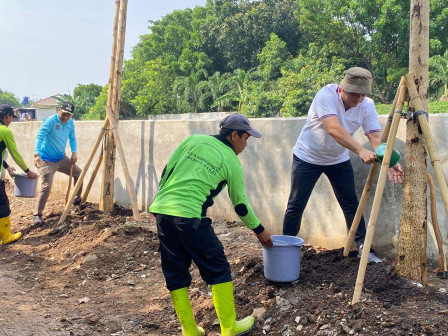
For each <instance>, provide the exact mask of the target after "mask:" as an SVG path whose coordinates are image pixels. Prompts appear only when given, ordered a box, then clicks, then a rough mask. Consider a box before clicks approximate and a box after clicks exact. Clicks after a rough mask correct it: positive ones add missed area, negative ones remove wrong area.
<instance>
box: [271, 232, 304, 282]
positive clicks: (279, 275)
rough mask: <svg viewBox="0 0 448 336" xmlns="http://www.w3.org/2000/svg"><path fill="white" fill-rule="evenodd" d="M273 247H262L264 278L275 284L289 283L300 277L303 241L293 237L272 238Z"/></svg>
mask: <svg viewBox="0 0 448 336" xmlns="http://www.w3.org/2000/svg"><path fill="white" fill-rule="evenodd" d="M272 241H273V243H274V246H273V247H271V248H266V247H263V263H264V276H265V278H266V279H268V280H271V281H275V282H291V281H295V280H297V279H298V278H299V276H300V259H301V249H302V245H303V239H302V238H299V237H294V236H272Z"/></svg>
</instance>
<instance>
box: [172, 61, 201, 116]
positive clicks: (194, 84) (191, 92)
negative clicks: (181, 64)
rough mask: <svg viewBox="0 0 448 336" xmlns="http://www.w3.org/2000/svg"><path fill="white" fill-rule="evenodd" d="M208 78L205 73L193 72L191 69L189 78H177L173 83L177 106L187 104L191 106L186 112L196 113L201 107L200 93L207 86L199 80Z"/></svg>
mask: <svg viewBox="0 0 448 336" xmlns="http://www.w3.org/2000/svg"><path fill="white" fill-rule="evenodd" d="M207 77H208V75H207V71H205V70H204V69H199V70H197V71H195V70H194V69H191V71H190V75H189V76H179V77H177V78H176V81H175V83H174V88H173V90H174V93H175V94H176V96H177V97H178V99H179V106H185V104H184V102H187V103H188V104H189V105H190V106H191V110H189V111H187V112H192V113H196V112H197V111H198V107H203V104H202V100H201V93H202V91H203V90H204V88H205V87H206V85H207V82H206V81H205V80H204V81H203V80H201V78H204V79H206V78H207Z"/></svg>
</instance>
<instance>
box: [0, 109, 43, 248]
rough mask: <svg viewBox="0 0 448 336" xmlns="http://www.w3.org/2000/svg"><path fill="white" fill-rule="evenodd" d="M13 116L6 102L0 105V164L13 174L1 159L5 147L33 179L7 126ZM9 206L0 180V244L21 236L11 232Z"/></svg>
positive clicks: (33, 175)
mask: <svg viewBox="0 0 448 336" xmlns="http://www.w3.org/2000/svg"><path fill="white" fill-rule="evenodd" d="M13 118H14V110H13V109H12V107H11V106H9V105H7V104H1V105H0V158H1V164H0V166H2V167H4V168H5V169H6V170H7V171H8V173H9V174H10V175H11V176H14V170H15V169H14V168H13V167H9V166H8V164H6V162H5V161H4V160H3V157H4V156H5V149H7V150H8V152H9V154H10V155H11V156H12V158H13V159H14V161H15V162H16V163H17V165H18V166H19V167H20V168H22V169H23V171H24V172H25V173H26V174H27V175H28V177H29V178H31V179H35V178H36V177H37V174H36V173H35V172H33V171H31V170H29V169H28V166H27V165H26V163H25V161H23V158H22V156H21V155H20V154H19V152H18V151H17V147H16V142H15V140H14V135H13V134H12V131H11V130H10V129H9V128H8V126H9V125H10V124H11V122H12V119H13ZM10 214H11V208H10V207H9V199H8V195H7V194H6V190H5V182H4V181H3V180H0V237H1V239H2V244H9V243H13V242H15V241H17V240H18V239H20V237H21V236H22V233H21V232H17V233H14V234H12V233H11V221H10V219H9V215H10Z"/></svg>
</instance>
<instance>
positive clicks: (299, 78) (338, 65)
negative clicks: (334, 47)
mask: <svg viewBox="0 0 448 336" xmlns="http://www.w3.org/2000/svg"><path fill="white" fill-rule="evenodd" d="M320 54H322V53H321V52H320V48H317V47H316V46H313V45H311V46H310V49H309V50H308V51H307V52H306V54H305V55H302V54H301V55H299V56H298V57H297V58H295V59H294V61H293V62H292V63H291V65H290V66H289V67H286V68H285V69H283V71H282V73H283V76H282V77H281V78H280V79H279V80H278V87H279V94H280V96H281V97H282V100H283V106H282V108H281V114H282V116H284V117H297V116H304V115H306V114H307V113H308V108H309V106H310V104H311V101H312V100H313V98H314V96H315V95H316V93H317V91H319V90H320V89H321V88H322V87H323V86H325V85H327V84H330V83H339V82H340V81H341V80H342V78H343V76H344V73H345V69H346V66H345V64H344V63H345V62H344V60H343V59H339V58H336V57H334V58H332V59H328V58H327V57H320Z"/></svg>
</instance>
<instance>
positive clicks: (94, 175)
mask: <svg viewBox="0 0 448 336" xmlns="http://www.w3.org/2000/svg"><path fill="white" fill-rule="evenodd" d="M102 162H103V153H102V152H101V154H100V156H99V158H98V161H97V163H96V166H95V169H94V170H93V173H92V176H90V180H89V183H88V184H87V187H86V190H85V191H84V195H83V196H82V198H81V204H84V203H86V201H87V197H88V196H89V193H90V189H92V185H93V182H94V181H95V178H96V175H97V174H98V170H100V167H101V163H102Z"/></svg>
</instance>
